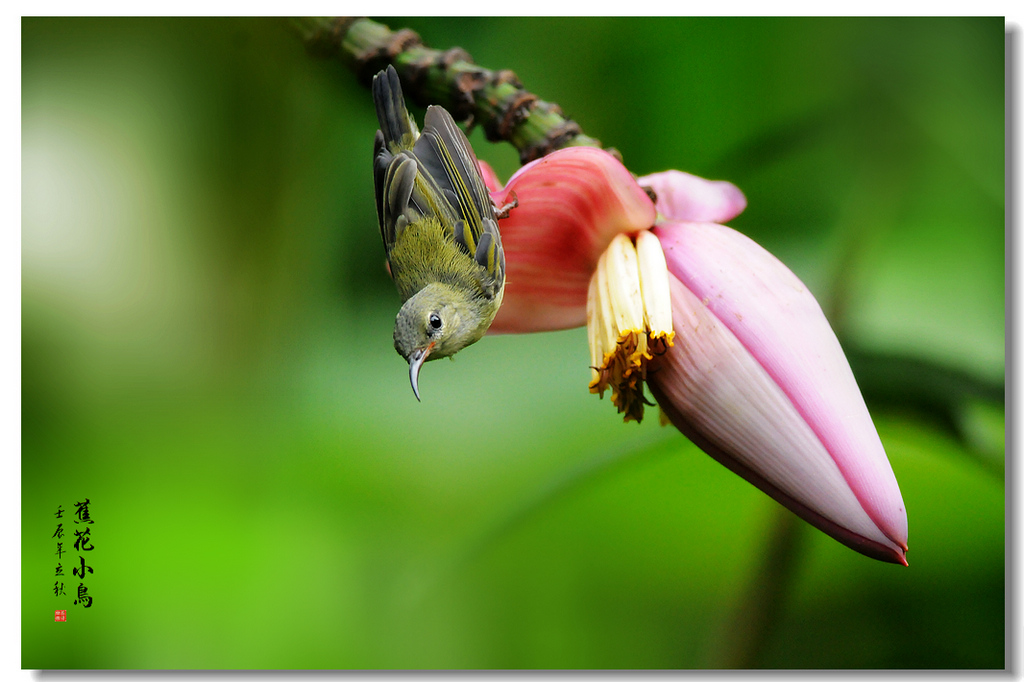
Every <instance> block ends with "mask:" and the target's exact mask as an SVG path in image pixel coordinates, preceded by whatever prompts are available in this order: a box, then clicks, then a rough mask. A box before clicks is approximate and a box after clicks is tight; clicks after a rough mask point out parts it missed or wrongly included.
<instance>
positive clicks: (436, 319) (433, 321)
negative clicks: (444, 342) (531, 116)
mask: <svg viewBox="0 0 1024 682" xmlns="http://www.w3.org/2000/svg"><path fill="white" fill-rule="evenodd" d="M428 321H429V322H430V326H431V327H433V328H434V329H440V328H441V316H440V315H438V314H437V313H430V317H429V318H428Z"/></svg>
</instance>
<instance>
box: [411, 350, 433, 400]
mask: <svg viewBox="0 0 1024 682" xmlns="http://www.w3.org/2000/svg"><path fill="white" fill-rule="evenodd" d="M433 348H434V344H433V343H431V344H430V345H429V346H427V347H426V348H417V349H416V350H414V351H413V352H412V353H409V381H410V382H411V383H412V392H413V395H415V396H416V400H419V399H420V387H419V379H420V367H422V366H423V363H424V362H426V360H427V356H428V355H430V351H431V350H433Z"/></svg>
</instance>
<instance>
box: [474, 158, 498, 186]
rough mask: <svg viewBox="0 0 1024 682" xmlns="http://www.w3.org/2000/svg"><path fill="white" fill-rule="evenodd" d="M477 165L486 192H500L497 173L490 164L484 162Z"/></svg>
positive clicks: (478, 162)
mask: <svg viewBox="0 0 1024 682" xmlns="http://www.w3.org/2000/svg"><path fill="white" fill-rule="evenodd" d="M477 164H478V165H479V166H480V175H481V176H483V179H484V185H486V187H487V191H488V192H500V191H501V188H502V186H501V180H499V179H498V175H497V173H495V172H494V169H493V168H491V164H489V163H487V162H486V161H477Z"/></svg>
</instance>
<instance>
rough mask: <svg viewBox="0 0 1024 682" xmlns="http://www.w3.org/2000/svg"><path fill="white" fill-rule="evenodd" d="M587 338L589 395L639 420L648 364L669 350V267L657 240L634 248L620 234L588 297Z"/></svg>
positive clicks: (644, 237) (644, 236) (643, 236)
mask: <svg viewBox="0 0 1024 682" xmlns="http://www.w3.org/2000/svg"><path fill="white" fill-rule="evenodd" d="M587 336H588V339H589V341H590V359H591V363H592V365H591V367H592V369H593V374H592V378H591V381H590V392H591V393H598V394H600V395H601V396H602V397H604V392H605V390H606V389H609V388H610V389H611V391H612V398H611V399H612V404H613V405H615V407H616V408H618V410H619V412H620V413H624V415H625V416H624V419H625V420H626V421H630V420H635V421H637V422H639V421H640V420H641V419H643V414H644V405H645V404H651V403H649V402H648V401H647V400H646V399H645V398H644V389H643V382H644V380H645V379H646V378H647V366H648V363H649V362H650V361H651V360H653V359H654V358H655V356H657V355H660V354H661V353H664V352H665V350H667V348H668V347H669V346H671V345H672V337H673V332H672V307H671V300H670V298H669V286H668V268H667V267H666V264H665V254H664V252H662V250H661V244H660V243H659V242H658V239H657V237H655V236H654V235H652V234H650V233H649V232H641V233H640V234H638V235H637V237H636V244H635V245H634V242H633V240H632V239H630V237H628V236H626V235H624V234H620V235H618V236H616V237H615V239H613V240H612V243H611V244H610V245H609V246H608V249H606V250H605V252H604V253H603V254H602V255H601V258H600V259H599V260H598V264H597V271H596V272H595V273H594V275H593V277H591V280H590V287H589V290H588V292H587Z"/></svg>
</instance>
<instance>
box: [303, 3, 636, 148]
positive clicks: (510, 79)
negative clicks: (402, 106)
mask: <svg viewBox="0 0 1024 682" xmlns="http://www.w3.org/2000/svg"><path fill="white" fill-rule="evenodd" d="M292 25H293V27H294V28H295V30H296V32H298V34H299V35H300V36H301V37H302V39H303V41H304V42H305V44H306V47H307V49H308V50H309V51H310V53H311V54H313V55H315V56H317V57H320V58H323V59H335V58H337V59H341V60H342V61H344V62H345V63H346V64H347V65H348V66H349V68H351V69H352V70H353V71H355V73H356V75H357V76H358V77H359V79H360V80H361V81H362V82H363V83H365V84H366V85H369V84H370V82H371V81H372V79H373V76H374V74H376V73H378V72H379V71H380V70H382V69H383V68H385V67H386V66H387V65H388V64H391V65H393V66H394V67H395V70H396V71H398V76H399V78H401V80H402V88H403V90H404V91H405V94H406V95H407V96H408V97H409V98H410V99H412V101H414V102H416V103H417V104H419V105H421V106H427V105H428V104H440V105H441V106H443V107H444V108H445V109H447V110H448V111H449V113H451V115H452V116H453V117H454V118H455V119H456V120H459V121H468V122H470V124H471V125H473V124H480V125H481V126H483V129H484V133H485V134H486V136H487V139H488V140H490V141H492V142H498V141H505V142H509V143H511V144H512V145H513V146H514V147H515V148H516V149H517V150H519V160H520V162H521V163H527V162H529V161H533V160H534V159H538V158H540V157H542V156H544V155H545V154H548V153H550V152H552V151H554V150H556V149H562V148H564V147H579V146H586V147H601V142H600V141H599V140H596V139H594V138H592V137H589V136H587V135H584V134H583V131H582V130H581V129H580V126H579V124H577V123H576V122H575V121H573V120H571V119H567V118H565V117H564V116H563V115H562V111H561V109H559V107H558V105H557V104H553V103H551V102H545V101H543V100H541V99H539V98H538V97H537V96H536V95H534V94H533V93H531V92H528V91H527V90H525V89H523V86H522V84H521V83H520V82H519V79H518V78H517V77H516V75H515V74H514V73H513V72H512V71H508V70H502V71H491V70H490V69H485V68H483V67H481V66H477V65H476V64H474V63H473V58H472V57H470V55H469V53H467V52H466V51H465V50H463V49H462V48H459V47H453V48H451V49H448V50H435V49H431V48H429V47H427V46H425V45H424V44H423V42H422V41H421V40H420V37H419V35H418V34H416V32H414V31H411V30H409V29H407V28H404V29H401V30H399V31H392V30H391V29H389V28H388V27H387V26H385V25H384V24H380V23H377V22H375V21H371V20H369V19H364V18H359V19H354V18H348V17H338V18H323V17H319V18H317V17H310V18H300V19H293V20H292ZM607 151H609V152H611V153H612V154H615V155H616V156H618V152H616V151H615V150H614V149H608V150H607Z"/></svg>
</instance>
